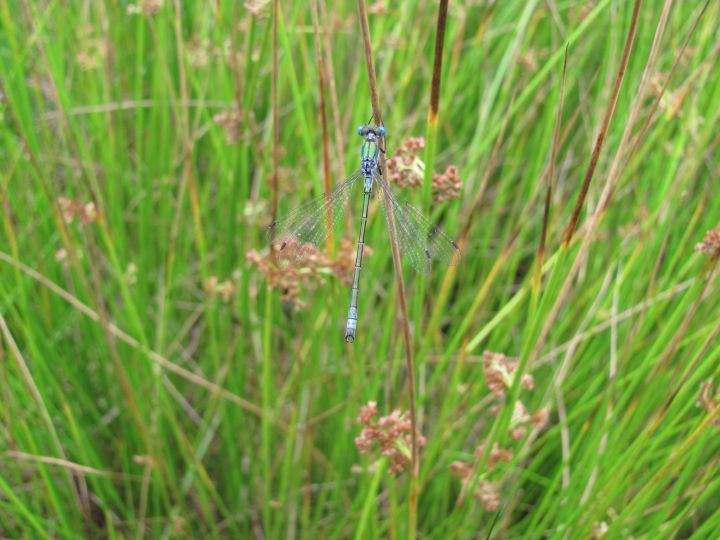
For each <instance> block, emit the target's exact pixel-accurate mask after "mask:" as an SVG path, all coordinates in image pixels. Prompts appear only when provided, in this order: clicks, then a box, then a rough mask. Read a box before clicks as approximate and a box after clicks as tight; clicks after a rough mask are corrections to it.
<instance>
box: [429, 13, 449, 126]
mask: <svg viewBox="0 0 720 540" xmlns="http://www.w3.org/2000/svg"><path fill="white" fill-rule="evenodd" d="M447 11H448V0H440V4H439V5H438V16H437V31H436V32H435V58H434V60H433V72H432V82H431V84H430V111H429V114H428V121H429V122H430V123H431V124H432V123H435V121H436V119H437V113H438V110H439V108H440V79H441V76H442V53H443V45H444V44H445V26H446V23H447Z"/></svg>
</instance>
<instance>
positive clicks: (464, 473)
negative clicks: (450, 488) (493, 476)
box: [450, 461, 472, 480]
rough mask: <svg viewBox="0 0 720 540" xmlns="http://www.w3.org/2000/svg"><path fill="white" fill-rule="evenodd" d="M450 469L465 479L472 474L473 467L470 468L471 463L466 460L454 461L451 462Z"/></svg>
mask: <svg viewBox="0 0 720 540" xmlns="http://www.w3.org/2000/svg"><path fill="white" fill-rule="evenodd" d="M450 471H452V473H453V474H454V475H455V476H457V477H458V478H460V479H462V480H465V479H466V478H468V477H469V476H470V473H471V472H472V469H471V468H470V465H468V464H467V463H465V462H464V461H453V462H452V463H451V464H450Z"/></svg>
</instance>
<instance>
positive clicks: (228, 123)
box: [213, 109, 242, 144]
mask: <svg viewBox="0 0 720 540" xmlns="http://www.w3.org/2000/svg"><path fill="white" fill-rule="evenodd" d="M213 122H215V123H216V124H217V125H219V126H221V127H222V128H223V129H224V130H225V139H226V140H227V143H228V144H235V143H236V142H238V141H239V140H240V135H241V134H242V114H241V113H240V111H238V110H234V109H233V110H229V111H223V112H220V113H217V114H216V115H215V116H213Z"/></svg>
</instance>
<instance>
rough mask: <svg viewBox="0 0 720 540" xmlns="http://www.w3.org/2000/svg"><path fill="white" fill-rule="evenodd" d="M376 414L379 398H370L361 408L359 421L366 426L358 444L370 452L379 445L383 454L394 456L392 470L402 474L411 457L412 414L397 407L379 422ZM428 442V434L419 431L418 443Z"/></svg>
mask: <svg viewBox="0 0 720 540" xmlns="http://www.w3.org/2000/svg"><path fill="white" fill-rule="evenodd" d="M376 416H377V403H376V402H374V401H370V402H368V404H367V405H364V406H363V407H361V408H360V414H359V415H358V418H357V421H358V423H360V424H362V425H363V429H362V431H361V432H360V435H359V436H358V437H356V438H355V446H356V447H357V449H358V450H359V451H360V453H361V454H368V453H370V452H371V451H372V449H373V448H375V447H376V446H377V447H378V448H379V449H380V455H382V456H385V457H387V458H388V459H389V460H390V472H392V473H393V474H399V473H401V472H402V471H404V470H405V468H406V467H407V466H408V465H409V464H410V460H411V447H412V435H411V433H412V426H411V423H410V418H409V414H408V413H407V412H404V413H401V412H400V411H399V410H397V409H396V410H394V411H393V412H392V413H390V414H389V415H387V416H381V417H380V418H379V419H378V420H377V422H375V417H376ZM425 442H426V440H425V437H423V436H422V435H421V434H419V433H418V434H417V445H418V447H422V446H425Z"/></svg>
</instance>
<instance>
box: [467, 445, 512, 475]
mask: <svg viewBox="0 0 720 540" xmlns="http://www.w3.org/2000/svg"><path fill="white" fill-rule="evenodd" d="M484 453H485V443H484V442H483V443H480V444H479V445H478V446H477V447H476V448H475V457H476V458H478V459H479V458H480V457H481V456H482V455H483V454H484ZM512 457H513V451H512V448H500V445H499V444H498V443H497V442H495V443H494V444H493V447H492V450H490V456H489V457H488V462H487V470H492V468H493V467H495V465H496V464H497V463H499V462H500V461H504V462H505V463H509V462H510V460H511V459H512Z"/></svg>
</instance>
